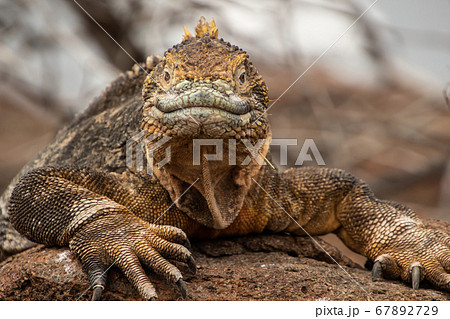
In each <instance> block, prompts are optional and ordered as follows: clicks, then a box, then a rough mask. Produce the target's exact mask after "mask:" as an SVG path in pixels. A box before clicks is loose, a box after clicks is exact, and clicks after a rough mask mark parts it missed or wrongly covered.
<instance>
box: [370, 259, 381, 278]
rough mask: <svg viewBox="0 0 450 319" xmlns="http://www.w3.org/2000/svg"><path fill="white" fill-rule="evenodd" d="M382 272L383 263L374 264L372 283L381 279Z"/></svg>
mask: <svg viewBox="0 0 450 319" xmlns="http://www.w3.org/2000/svg"><path fill="white" fill-rule="evenodd" d="M381 275H382V271H381V261H379V260H378V261H376V262H375V263H374V264H373V268H372V281H377V280H379V279H380V278H381Z"/></svg>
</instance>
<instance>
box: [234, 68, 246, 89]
mask: <svg viewBox="0 0 450 319" xmlns="http://www.w3.org/2000/svg"><path fill="white" fill-rule="evenodd" d="M235 79H236V84H237V85H239V86H240V87H242V86H244V85H245V84H246V83H247V70H246V68H245V66H244V65H242V66H241V67H239V69H238V70H237V72H236V75H235Z"/></svg>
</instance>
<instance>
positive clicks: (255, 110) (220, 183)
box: [143, 17, 270, 228]
mask: <svg viewBox="0 0 450 319" xmlns="http://www.w3.org/2000/svg"><path fill="white" fill-rule="evenodd" d="M195 30H196V35H195V37H194V36H192V35H191V34H190V33H189V31H187V30H186V28H185V35H184V37H183V41H182V42H181V43H179V44H177V45H174V46H173V47H172V48H170V49H168V50H167V51H166V53H165V54H164V57H163V59H162V60H161V62H160V63H159V64H158V65H156V66H155V68H154V69H153V70H152V72H151V73H150V74H149V76H147V78H146V81H145V83H144V88H143V98H144V110H143V116H144V122H143V128H144V129H146V130H148V131H149V133H152V134H162V135H163V136H169V137H170V138H171V139H170V141H169V142H168V143H167V144H166V145H165V146H168V145H170V147H171V160H170V162H169V163H168V164H166V165H164V166H163V167H160V168H159V167H157V165H155V167H154V172H155V174H156V176H157V177H158V178H159V180H160V181H161V183H162V184H163V185H164V186H165V187H166V188H167V189H168V191H169V192H170V194H171V196H172V199H173V200H175V199H178V198H179V197H180V196H181V194H183V192H184V191H185V190H186V189H187V188H188V187H189V185H191V184H192V183H193V182H194V181H196V180H197V178H198V182H196V183H195V184H194V187H193V188H192V190H190V191H189V192H187V193H186V194H184V195H183V196H182V197H181V198H180V199H179V200H178V201H177V202H176V203H177V206H178V207H179V208H180V209H182V210H184V211H185V212H186V213H187V214H188V215H189V216H190V217H191V218H193V219H195V220H197V221H199V222H200V223H202V224H204V225H206V226H209V227H214V228H226V227H227V226H229V225H230V224H231V223H232V222H233V220H234V219H235V218H236V216H237V214H238V213H239V211H240V209H241V207H242V204H243V200H244V197H245V195H246V194H247V192H248V190H249V187H250V184H251V178H252V177H254V176H256V175H257V174H258V173H259V171H260V167H261V163H259V164H258V163H256V162H255V161H254V159H253V158H252V161H251V162H250V163H249V164H247V165H241V164H242V162H243V161H244V160H245V158H246V157H247V156H249V152H248V150H247V148H246V147H245V146H244V144H243V140H247V141H249V142H251V143H252V144H253V145H254V144H256V143H257V141H258V140H265V142H264V143H263V145H264V147H263V148H262V149H261V150H260V152H261V153H262V154H263V155H265V153H267V151H268V145H269V139H270V129H269V125H268V121H267V117H266V114H265V110H266V108H267V103H268V95H267V94H268V93H267V87H266V85H265V83H264V81H263V79H262V77H261V76H260V75H259V74H258V72H257V71H256V68H255V67H254V66H253V64H252V63H251V62H250V60H249V57H248V55H247V53H246V52H245V51H243V50H241V49H240V48H238V47H237V46H235V45H231V44H230V43H228V42H225V41H224V40H223V39H218V30H217V28H216V25H215V23H214V21H213V20H211V22H210V23H207V22H206V20H205V18H203V17H202V18H201V19H200V21H199V23H198V25H197V27H196V29H195ZM199 139H218V140H220V141H221V142H219V143H222V147H223V153H222V158H221V159H217V158H216V159H215V160H214V161H211V160H210V161H207V160H205V159H206V157H205V156H204V155H205V154H216V153H217V148H216V146H209V147H201V149H200V150H201V154H200V156H201V160H200V163H197V165H196V164H195V163H194V161H193V158H194V154H193V149H194V143H196V142H195V141H194V140H199ZM230 141H231V144H230ZM233 141H234V142H233ZM230 145H231V147H230ZM234 145H236V147H235V148H234ZM234 152H236V158H235V160H232V161H231V162H230V156H234V155H233V154H234ZM153 156H154V158H155V160H156V161H155V163H157V162H159V159H160V158H163V156H165V153H164V152H162V151H160V152H158V150H156V151H155V152H154V154H153ZM230 163H231V165H230Z"/></svg>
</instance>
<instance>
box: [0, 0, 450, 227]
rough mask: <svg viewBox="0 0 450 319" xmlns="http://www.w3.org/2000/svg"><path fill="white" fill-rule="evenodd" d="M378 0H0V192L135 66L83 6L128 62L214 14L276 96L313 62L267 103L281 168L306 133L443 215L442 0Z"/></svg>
mask: <svg viewBox="0 0 450 319" xmlns="http://www.w3.org/2000/svg"><path fill="white" fill-rule="evenodd" d="M373 2H374V1H370V0H369V1H365V0H341V1H336V0H334V1H326V0H323V1H320V0H310V1H306V0H305V1H302V0H297V1H294V0H290V1H289V0H282V1H277V0H262V1H237V0H236V1H235V0H223V1H207V0H195V1H181V0H161V1H143V0H142V1H141V0H129V1H120V0H110V1H81V0H79V1H77V2H75V1H72V0H66V1H57V0H50V1H49V0H15V1H8V0H0V193H1V192H2V191H3V190H4V189H5V187H6V186H7V185H8V183H9V181H10V180H11V179H12V178H13V177H14V175H15V174H16V173H17V172H18V171H19V170H20V168H21V167H22V166H23V165H24V164H25V163H26V162H28V161H29V160H31V159H32V158H33V157H34V156H35V155H36V154H37V153H38V152H39V151H40V150H41V149H42V148H43V147H44V146H45V145H46V144H47V143H49V142H50V141H51V140H52V139H53V138H54V136H55V134H56V132H57V130H58V129H59V128H61V127H62V126H63V125H64V124H66V123H67V122H68V121H70V119H71V118H72V117H73V116H74V114H76V113H78V112H81V111H83V110H84V109H85V108H86V107H87V105H88V104H89V101H90V100H91V99H92V98H93V97H94V96H96V95H98V94H99V93H100V92H101V91H102V89H103V88H104V87H105V86H106V84H108V83H109V82H110V81H112V80H113V79H114V78H116V77H117V76H118V75H119V74H120V73H121V72H123V71H125V70H127V69H129V68H130V67H131V66H132V65H133V63H134V62H133V60H132V59H131V58H130V57H129V56H128V55H127V54H125V53H124V52H123V51H122V50H121V48H120V47H119V46H118V45H117V44H116V43H115V42H114V41H112V40H111V39H110V38H109V37H108V35H106V34H105V32H104V31H103V30H102V29H101V28H100V27H99V26H98V25H97V24H96V23H95V22H93V20H92V19H91V18H90V17H89V16H88V15H87V14H86V13H85V12H84V11H83V10H82V9H81V7H82V8H84V9H85V10H86V11H87V12H88V13H89V14H90V15H91V16H92V18H94V19H95V20H96V21H98V23H99V24H100V25H101V26H102V27H103V28H104V29H105V30H106V31H107V32H108V33H109V34H110V35H111V36H112V37H113V38H114V39H115V40H116V41H117V42H118V43H119V44H120V45H121V46H122V47H123V48H124V49H125V50H126V51H127V52H128V53H129V54H130V55H131V56H132V57H133V58H134V59H135V60H137V61H144V60H145V57H146V56H147V55H151V54H158V55H162V54H163V53H164V51H165V50H166V49H167V48H168V47H171V46H172V45H173V44H176V43H178V42H180V41H181V37H182V34H183V26H186V27H187V28H188V29H189V30H191V32H192V31H194V30H193V29H194V27H195V25H196V23H197V21H198V18H199V17H200V16H202V15H203V16H205V17H206V18H207V19H208V20H209V19H210V18H214V19H215V21H216V24H217V25H218V28H219V37H223V38H224V39H226V40H227V41H230V42H232V43H234V44H236V45H238V46H240V47H242V48H244V49H245V50H247V52H248V53H249V54H250V56H251V57H252V60H253V62H254V64H255V65H256V66H257V68H258V70H259V72H260V73H261V74H262V75H263V76H264V78H265V80H266V82H267V84H268V86H269V91H270V98H271V99H273V100H275V99H277V98H278V97H280V95H282V94H283V92H284V91H285V90H286V89H287V88H288V87H289V86H290V85H291V84H292V83H293V82H294V81H295V80H296V79H298V77H299V76H300V75H301V74H302V73H304V71H305V70H308V71H307V72H306V73H305V74H304V76H302V77H301V78H300V79H298V81H297V82H296V83H295V85H293V86H292V87H291V88H290V89H289V90H288V91H287V92H286V93H285V94H283V95H282V97H281V99H280V100H279V101H277V102H276V103H275V104H274V105H273V107H272V108H271V109H270V111H269V113H270V118H271V122H272V129H273V133H274V137H275V138H298V139H299V145H298V146H297V147H295V146H291V147H290V148H289V163H288V164H289V165H290V166H292V165H293V164H294V163H295V160H296V157H297V155H298V154H299V150H300V148H301V146H302V143H303V140H304V139H305V138H313V139H314V141H315V143H316V145H317V146H318V148H319V151H320V152H321V154H322V156H323V158H324V160H325V163H326V165H327V166H330V167H339V168H344V169H346V170H347V171H349V172H351V173H353V174H355V175H356V176H358V177H360V178H362V179H364V180H365V181H367V182H368V183H369V184H370V185H371V187H372V189H373V190H374V192H375V193H376V194H377V196H378V197H380V198H383V199H392V200H397V201H400V202H402V203H405V204H407V205H409V206H410V207H412V208H413V209H415V210H416V211H417V213H418V214H419V215H420V216H422V217H433V218H439V219H444V220H450V106H449V105H448V97H449V95H450V88H449V82H450V19H449V17H450V1H448V0H433V1H423V0H396V1H389V0H380V1H378V2H376V3H375V4H374V5H373V6H372V7H370V6H371V5H372V4H373ZM369 7H370V9H369V10H368V11H367V12H366V13H365V14H364V15H363V17H362V18H361V19H360V20H358V22H357V23H355V24H354V25H353V27H351V28H350V29H349V30H348V31H347V32H345V31H346V29H348V27H349V26H350V25H352V23H353V22H354V21H355V20H356V19H357V18H358V17H359V16H360V15H361V14H362V13H363V12H364V11H365V10H366V9H368V8H369ZM338 39H339V40H338ZM336 40H337V41H336ZM324 52H326V53H325V54H323V53H324ZM322 54H323V55H322ZM319 57H320V59H318V58H319ZM317 59H318V60H317ZM312 64H313V65H312ZM311 65H312V67H311V68H309V67H310V66H311ZM308 68H309V69H308ZM277 152H278V149H276V148H275V149H274V153H275V156H274V161H275V162H277V158H278V156H277Z"/></svg>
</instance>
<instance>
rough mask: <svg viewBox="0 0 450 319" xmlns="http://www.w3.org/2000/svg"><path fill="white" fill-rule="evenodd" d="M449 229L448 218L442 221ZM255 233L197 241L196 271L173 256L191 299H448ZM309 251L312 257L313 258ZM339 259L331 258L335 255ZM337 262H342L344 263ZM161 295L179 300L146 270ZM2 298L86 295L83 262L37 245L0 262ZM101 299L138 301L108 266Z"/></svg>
mask: <svg viewBox="0 0 450 319" xmlns="http://www.w3.org/2000/svg"><path fill="white" fill-rule="evenodd" d="M439 225H440V227H442V229H446V230H447V231H448V230H449V229H450V224H449V223H444V224H442V223H440V224H439ZM315 240H316V241H317V243H319V244H320V245H321V246H322V247H324V248H325V249H326V250H327V251H328V252H329V254H330V256H331V257H332V258H331V257H330V256H329V255H327V254H326V253H325V252H323V250H322V249H321V248H319V247H318V246H317V245H316V244H315V243H314V242H313V241H312V240H311V239H310V238H304V237H293V236H285V235H278V234H277V235H257V236H243V237H236V238H227V239H217V240H201V241H200V240H199V241H194V242H193V243H192V244H193V250H194V257H195V259H196V261H197V268H198V269H197V274H196V275H192V274H190V273H189V270H188V269H187V267H186V266H185V265H183V264H179V263H177V264H176V265H177V266H178V267H179V268H180V270H181V271H182V272H183V274H184V276H185V281H186V286H187V289H188V300H317V299H320V300H370V299H371V298H372V299H374V300H449V299H450V294H449V293H447V292H442V291H436V290H433V289H432V288H431V287H430V286H429V285H428V284H427V283H423V284H422V285H421V287H424V288H421V289H419V290H417V291H414V290H412V289H411V288H410V287H409V286H407V285H405V284H403V283H401V282H399V281H387V280H382V281H377V282H372V281H371V274H370V272H369V271H368V270H364V269H362V267H361V266H359V265H358V264H356V263H354V262H352V261H351V260H350V259H349V258H347V257H345V256H343V255H342V254H341V253H340V252H339V250H337V249H336V248H334V247H333V246H331V245H330V244H328V243H326V242H324V241H323V240H321V239H320V238H315ZM312 258H314V259H312ZM333 259H334V260H336V262H338V263H339V265H340V266H338V265H336V264H335V262H334V261H333ZM341 267H342V268H341ZM149 276H150V278H151V280H152V281H153V282H154V284H155V286H156V289H157V291H158V293H159V300H177V299H180V294H179V292H178V290H177V288H176V287H175V286H173V285H169V284H167V283H166V282H165V281H164V280H163V279H161V278H158V277H156V275H154V274H151V273H150V274H149ZM0 277H1V278H2V283H1V285H0V300H77V299H80V300H88V299H89V298H90V296H91V293H92V292H91V291H89V290H88V288H89V285H88V282H87V277H86V275H85V274H84V272H83V270H82V267H81V264H80V262H79V261H78V260H77V259H76V257H75V256H74V255H73V253H71V252H70V251H69V250H68V249H67V248H46V247H44V246H41V245H40V246H37V247H34V248H32V249H29V250H27V251H25V252H22V253H20V254H17V255H14V256H11V257H9V258H8V259H7V260H5V261H4V262H2V263H1V264H0ZM108 278H109V280H108V286H107V288H106V290H105V291H104V293H103V297H102V299H103V300H141V298H140V296H139V295H138V294H137V293H136V291H135V290H134V289H133V288H132V287H131V285H130V284H129V283H128V281H127V280H126V279H124V277H123V276H122V274H121V273H120V271H118V270H117V269H115V268H114V267H113V268H112V269H111V270H110V271H109V273H108Z"/></svg>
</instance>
